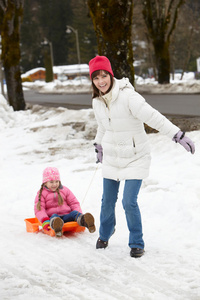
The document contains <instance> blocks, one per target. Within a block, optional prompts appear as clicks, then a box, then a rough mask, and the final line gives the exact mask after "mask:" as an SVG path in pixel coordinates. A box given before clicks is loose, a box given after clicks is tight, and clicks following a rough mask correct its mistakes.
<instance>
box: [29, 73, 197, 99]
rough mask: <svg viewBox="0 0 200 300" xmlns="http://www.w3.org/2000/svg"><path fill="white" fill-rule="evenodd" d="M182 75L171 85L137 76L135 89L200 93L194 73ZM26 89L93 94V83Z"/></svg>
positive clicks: (37, 85) (38, 83) (40, 85)
mask: <svg viewBox="0 0 200 300" xmlns="http://www.w3.org/2000/svg"><path fill="white" fill-rule="evenodd" d="M180 78H181V74H175V78H174V79H171V80H170V83H169V84H165V85H163V84H158V82H157V81H155V79H154V78H151V79H150V78H147V79H143V78H142V77H139V76H135V87H136V90H137V91H138V92H139V93H149V94H151V93H152V94H165V93H166V94H170V93H180V94H181V93H183V94H190V93H191V94H193V93H200V80H195V79H194V73H193V72H190V73H185V74H184V77H183V79H182V80H181V79H180ZM23 87H24V88H28V89H35V90H38V91H39V92H40V93H63V94H64V93H69V94H71V93H91V83H90V81H88V82H80V81H76V80H66V81H63V82H61V81H59V80H54V82H50V83H46V82H44V81H35V82H24V83H23Z"/></svg>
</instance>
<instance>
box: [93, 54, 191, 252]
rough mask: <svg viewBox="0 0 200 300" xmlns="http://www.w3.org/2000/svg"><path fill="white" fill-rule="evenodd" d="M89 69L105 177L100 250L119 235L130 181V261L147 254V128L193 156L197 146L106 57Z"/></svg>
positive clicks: (127, 207) (99, 156)
mask: <svg viewBox="0 0 200 300" xmlns="http://www.w3.org/2000/svg"><path fill="white" fill-rule="evenodd" d="M89 69H90V77H91V80H92V87H93V109H94V113H95V117H96V120H97V124H98V129H97V134H96V137H95V144H94V145H95V148H96V152H97V159H98V161H99V162H102V172H103V197H102V201H101V214H100V229H99V238H98V240H97V243H96V248H97V249H99V248H106V247H107V246H108V241H109V239H110V237H111V236H112V234H113V233H114V231H115V224H116V218H115V204H116V201H117V197H118V191H119V186H120V181H122V180H125V185H124V192H123V200H122V204H123V208H124V210H125V214H126V220H127V225H128V229H129V247H130V248H131V250H130V255H131V257H140V256H142V255H143V253H144V241H143V233H142V220H141V215H140V209H139V206H138V203H137V196H138V193H139V190H140V187H141V184H142V180H143V179H144V178H145V177H147V176H148V173H149V166H150V160H151V159H150V151H149V145H148V139H147V135H146V132H145V130H144V123H146V124H148V125H149V126H151V127H152V128H155V129H157V130H158V131H160V133H161V134H164V135H166V136H168V137H169V138H171V139H172V140H173V141H175V142H176V143H179V144H181V145H182V146H183V147H184V148H185V149H186V150H187V151H190V152H191V153H192V154H193V153H194V152H195V146H194V144H193V142H192V141H191V140H190V139H189V138H188V137H186V136H185V134H184V133H183V132H182V131H181V130H180V128H178V127H177V126H175V125H174V124H172V123H171V122H170V121H169V120H168V119H166V118H165V117H164V116H163V115H162V114H160V113H159V112H158V111H157V110H155V109H154V108H153V107H151V106H150V105H149V104H148V103H147V102H146V101H145V99H144V98H143V97H142V96H141V95H139V94H138V93H137V92H136V91H135V89H134V87H133V86H132V85H131V84H130V82H129V80H128V78H123V79H120V80H118V79H116V78H114V74H113V71H112V67H111V64H110V61H109V60H108V58H107V57H105V56H96V57H95V58H93V59H92V60H91V61H90V62H89Z"/></svg>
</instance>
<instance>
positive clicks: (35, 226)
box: [24, 218, 85, 236]
mask: <svg viewBox="0 0 200 300" xmlns="http://www.w3.org/2000/svg"><path fill="white" fill-rule="evenodd" d="M24 221H25V222H26V231H27V232H39V231H40V229H39V227H42V223H41V222H40V221H39V220H38V219H37V218H28V219H25V220H24ZM84 230H85V227H83V226H80V225H78V223H77V222H68V223H65V224H64V225H63V228H62V232H63V233H64V232H71V233H74V232H82V231H84ZM42 231H43V232H44V233H46V234H48V235H50V236H55V232H54V230H53V229H50V230H49V231H48V230H45V229H42Z"/></svg>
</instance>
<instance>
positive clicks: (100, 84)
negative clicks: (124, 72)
mask: <svg viewBox="0 0 200 300" xmlns="http://www.w3.org/2000/svg"><path fill="white" fill-rule="evenodd" d="M93 83H94V85H95V86H96V88H97V89H98V90H99V91H100V92H101V93H102V94H106V92H107V90H108V89H109V88H110V85H111V79H110V75H109V74H106V73H105V72H104V71H100V74H99V75H97V76H96V77H94V78H93Z"/></svg>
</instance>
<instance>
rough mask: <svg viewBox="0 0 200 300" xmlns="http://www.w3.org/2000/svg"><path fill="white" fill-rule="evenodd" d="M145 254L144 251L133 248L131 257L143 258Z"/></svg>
mask: <svg viewBox="0 0 200 300" xmlns="http://www.w3.org/2000/svg"><path fill="white" fill-rule="evenodd" d="M143 254H144V249H140V248H131V251H130V256H131V257H141V256H142V255H143Z"/></svg>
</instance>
